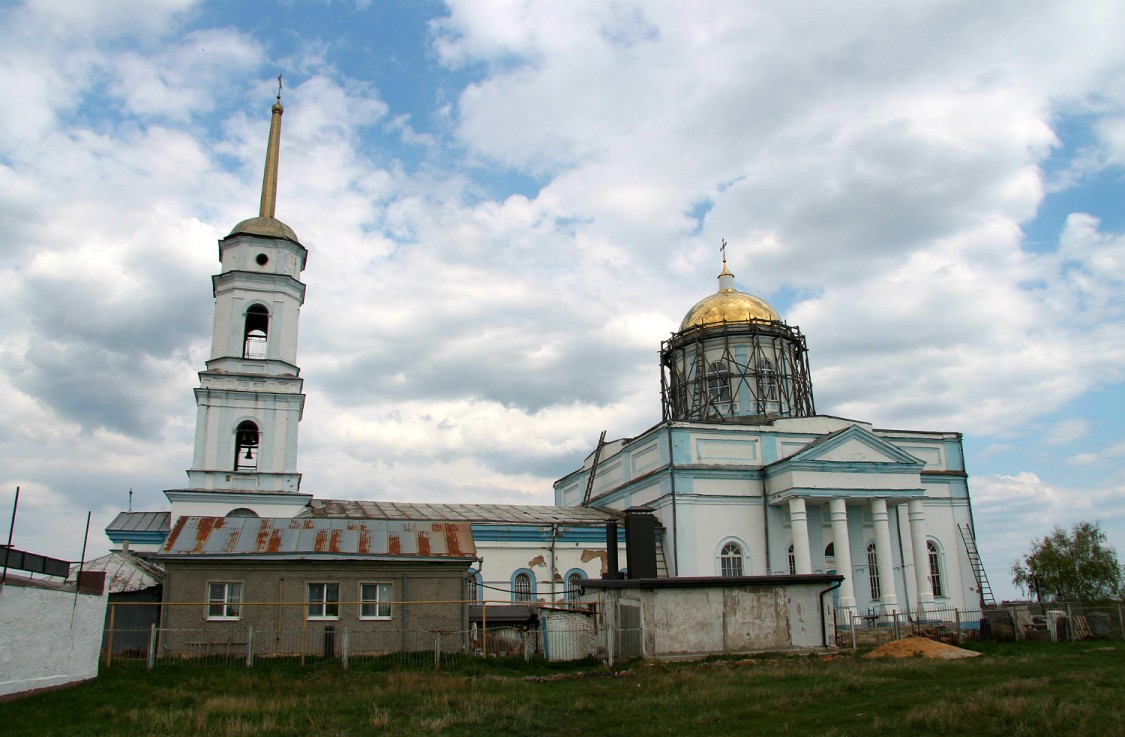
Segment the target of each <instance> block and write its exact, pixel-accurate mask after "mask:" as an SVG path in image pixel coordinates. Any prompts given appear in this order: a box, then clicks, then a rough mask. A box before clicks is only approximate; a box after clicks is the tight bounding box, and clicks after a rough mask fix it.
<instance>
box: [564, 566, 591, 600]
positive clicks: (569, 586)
mask: <svg viewBox="0 0 1125 737" xmlns="http://www.w3.org/2000/svg"><path fill="white" fill-rule="evenodd" d="M585 583H586V577H585V576H583V575H582V574H581V573H579V572H578V571H574V572H573V573H571V574H570V575H568V576H567V577H566V600H567V602H571V603H573V602H576V601H578V597H579V596H581V595H582V586H583V585H584V584H585Z"/></svg>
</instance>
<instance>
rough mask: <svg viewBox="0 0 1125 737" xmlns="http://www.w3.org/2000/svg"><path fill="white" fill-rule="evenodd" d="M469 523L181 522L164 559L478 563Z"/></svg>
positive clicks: (239, 519)
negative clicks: (471, 561) (373, 559)
mask: <svg viewBox="0 0 1125 737" xmlns="http://www.w3.org/2000/svg"><path fill="white" fill-rule="evenodd" d="M476 554H477V553H476V545H475V543H474V542H473V533H472V529H471V528H470V527H469V524H468V523H467V522H442V521H426V522H411V521H405V520H378V519H342V518H341V519H326V518H321V519H316V518H313V517H298V518H295V519H289V518H271V517H181V518H180V519H179V520H178V521H177V522H176V527H175V528H174V529H173V530H172V532H171V534H170V535H168V540H167V541H166V542H165V543H164V547H163V548H161V550H160V552H159V553H158V554H157V555H158V557H159V558H163V559H165V560H167V559H174V558H189V557H201V556H206V557H208V558H216V557H232V558H245V557H251V556H255V557H270V558H288V559H320V560H339V559H344V558H351V559H354V558H396V559H397V558H409V559H412V560H431V559H432V560H448V559H458V558H464V559H474V558H476Z"/></svg>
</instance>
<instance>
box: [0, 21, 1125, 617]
mask: <svg viewBox="0 0 1125 737" xmlns="http://www.w3.org/2000/svg"><path fill="white" fill-rule="evenodd" d="M1122 28H1125V5H1123V4H1122V3H1120V2H1117V1H1115V0H1110V1H1106V2H1101V1H1099V0H1084V1H1083V2H1077V3H1075V2H1037V1H1035V0H1019V1H1018V2H1015V1H1010V2H1009V1H1004V0H1000V1H997V2H989V3H980V2H976V0H973V1H971V2H970V1H956V2H914V3H890V2H864V1H862V0H861V1H859V2H854V3H839V2H824V1H817V0H812V1H810V2H804V3H796V4H793V3H789V4H785V3H746V2H742V1H740V0H738V1H731V2H725V1H723V0H712V1H708V2H694V3H685V2H649V1H645V2H611V1H604V2H582V1H580V0H573V1H569V2H566V3H534V2H521V1H520V0H495V1H492V2H489V1H485V0H477V1H474V2H448V3H442V2H407V1H405V0H403V1H390V0H388V1H387V2H378V1H377V0H351V1H346V2H345V1H329V0H322V1H313V0H310V1H309V2H297V1H296V0H291V1H289V2H264V1H260V0H259V1H254V0H243V1H242V2H219V1H212V2H202V1H195V0H165V1H162V2H155V1H153V0H97V1H91V2H83V3H59V2H53V1H52V0H26V1H24V2H4V3H2V4H0V48H3V49H4V52H3V54H0V96H2V98H3V100H4V104H3V105H2V106H0V229H2V230H0V233H2V238H0V277H2V284H3V289H0V397H3V400H2V401H0V525H2V530H3V533H6V532H7V529H8V526H9V522H10V521H11V509H12V504H13V500H14V495H15V489H16V487H17V486H18V487H20V500H19V508H18V513H17V519H16V525H15V533H14V539H13V542H14V544H15V545H16V546H17V547H20V548H23V549H28V550H33V551H34V552H38V553H42V554H46V555H52V556H56V557H61V558H65V559H68V560H77V559H78V558H79V557H80V556H81V553H82V542H83V531H84V527H85V522H86V513H87V512H88V511H89V512H92V523H91V527H92V532H91V534H90V538H89V539H90V543H89V549H88V553H87V557H93V556H94V554H100V553H101V552H104V551H105V550H106V549H107V548H108V540H107V539H106V538H105V536H104V534H103V533H102V529H103V528H104V527H105V525H106V524H108V523H109V522H110V521H111V520H112V519H113V517H114V516H115V515H116V513H117V512H118V511H120V510H122V509H125V508H126V507H127V506H128V504H129V490H130V489H132V490H133V492H134V497H133V502H132V503H133V509H136V510H157V509H168V507H169V504H168V502H167V500H166V499H165V497H164V495H163V493H162V491H163V490H164V489H169V488H182V487H183V486H184V485H185V483H186V475H185V470H186V469H187V468H188V466H189V465H190V463H191V455H192V442H193V434H194V422H195V405H194V397H193V393H192V390H193V388H194V387H196V386H197V385H198V377H197V372H198V371H199V370H201V369H202V368H203V363H204V361H205V359H206V358H207V352H208V350H209V340H210V331H211V320H212V315H213V299H212V294H211V283H210V276H211V275H212V274H213V273H216V272H217V270H218V268H219V264H218V256H217V246H216V242H217V240H218V239H220V238H222V237H224V236H225V235H226V234H227V233H229V232H230V229H231V227H233V226H234V224H235V223H237V222H239V221H241V220H243V219H244V218H247V217H252V216H254V215H256V214H257V206H258V197H259V193H260V191H261V190H260V188H261V173H262V162H263V159H264V154H265V141H266V135H267V131H268V127H269V108H270V105H271V104H272V103H273V102H274V96H275V94H276V92H277V80H276V77H277V75H278V74H283V75H284V85H285V87H284V92H283V102H284V104H285V110H286V112H285V116H284V122H283V130H282V139H281V164H280V180H279V191H278V205H277V215H278V217H279V218H280V219H282V220H283V221H285V222H286V223H287V224H289V225H290V226H292V227H293V229H294V230H295V231H296V232H297V234H298V236H299V237H300V239H301V242H302V243H303V244H304V245H305V246H306V247H307V248H308V249H309V260H308V266H307V268H306V270H305V272H304V275H303V281H304V282H305V283H306V284H307V287H308V291H307V296H306V303H305V306H304V308H303V309H302V313H301V337H300V347H299V354H298V355H299V364H300V366H301V371H302V376H303V377H304V379H305V391H306V394H307V401H306V407H305V414H304V419H303V421H302V423H301V430H300V433H301V434H300V455H299V461H298V467H299V470H300V471H301V472H302V473H303V480H302V486H301V489H302V491H306V492H309V493H312V494H315V495H317V496H321V497H330V498H366V499H383V500H400V501H403V500H410V501H429V502H446V501H448V502H494V503H528V504H550V503H552V501H553V493H552V482H553V481H554V480H555V479H557V478H559V477H561V476H563V475H565V474H566V473H568V472H570V471H572V470H574V469H576V468H578V467H579V465H580V464H581V463H582V460H583V458H584V457H585V456H586V455H587V454H588V453H589V452H591V451H592V449H593V447H594V445H595V444H596V443H597V438H598V435H599V433H600V432H601V431H602V430H606V431H607V437H610V438H613V437H631V436H635V435H637V434H639V433H641V432H642V431H644V430H646V429H648V428H649V427H651V426H652V425H654V424H656V423H657V422H659V421H660V399H659V390H660V383H659V370H658V360H657V359H658V350H659V346H660V341H661V340H662V339H665V338H667V337H668V336H669V334H670V333H671V332H672V331H673V330H674V329H676V328H677V327H678V325H679V322H680V320H681V319H682V317H683V315H684V313H685V312H687V310H688V309H689V308H690V307H691V306H692V305H693V304H694V303H695V302H696V301H697V300H699V299H700V298H702V297H704V296H706V295H707V294H710V293H712V292H713V291H714V290H715V288H716V282H715V277H716V275H717V274H718V272H719V269H720V267H721V263H720V256H719V250H718V249H719V244H720V242H721V241H722V240H723V239H725V240H726V241H727V242H728V244H729V246H728V248H727V254H728V258H729V263H730V268H731V270H732V271H733V272H734V274H735V275H736V284H737V286H738V288H739V289H741V290H743V291H747V292H750V293H753V294H756V295H759V296H761V297H763V298H765V299H767V300H768V301H769V302H770V303H771V304H772V305H773V306H774V307H775V308H776V309H777V310H778V311H779V312H780V313H781V315H782V316H783V317H784V318H785V319H786V320H787V321H788V322H789V323H790V324H793V325H798V326H800V328H801V330H802V332H803V333H804V334H805V335H806V336H807V339H808V344H809V348H810V364H811V369H812V378H813V386H814V392H815V398H816V406H817V409H818V411H819V412H821V413H824V414H831V415H836V416H842V417H847V418H852V419H856V420H861V421H866V422H871V423H873V424H874V425H875V427H882V428H900V429H914V430H940V431H958V432H961V433H964V445H965V452H966V461H967V466H968V471H969V473H970V476H971V478H970V489H971V493H972V504H973V511H974V514H975V519H976V525H977V535H978V545H979V547H980V550H981V554H982V557H983V560H984V564H985V566H986V569H987V570H988V573H989V577H990V579H991V583H992V586H993V589H994V590H995V591H996V593H997V595H998V597H1000V598H1009V597H1012V596H1015V595H1016V594H1017V592H1016V590H1015V589H1014V587H1013V586H1012V584H1011V582H1010V578H1011V574H1010V570H1009V569H1010V567H1011V565H1012V563H1013V561H1015V559H1016V558H1017V557H1018V556H1019V555H1020V554H1021V553H1022V552H1025V551H1026V550H1027V548H1028V546H1029V542H1030V541H1031V540H1032V539H1035V538H1039V537H1042V536H1043V535H1045V534H1047V533H1048V532H1049V531H1050V529H1051V528H1052V526H1054V525H1062V526H1064V527H1065V526H1069V525H1070V524H1072V523H1073V522H1075V521H1078V520H1100V522H1101V524H1102V526H1103V529H1104V530H1105V532H1106V533H1107V535H1108V538H1109V542H1110V544H1111V545H1113V546H1115V547H1116V548H1117V549H1118V551H1119V552H1120V553H1121V554H1122V555H1125V419H1123V417H1122V415H1123V412H1122V408H1123V407H1125V297H1123V289H1122V287H1123V281H1125V209H1123V207H1122V205H1123V204H1125V44H1122V43H1121V42H1120V30H1121V29H1122Z"/></svg>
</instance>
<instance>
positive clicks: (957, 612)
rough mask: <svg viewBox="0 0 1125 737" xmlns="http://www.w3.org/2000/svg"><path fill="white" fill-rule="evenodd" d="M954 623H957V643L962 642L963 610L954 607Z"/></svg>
mask: <svg viewBox="0 0 1125 737" xmlns="http://www.w3.org/2000/svg"><path fill="white" fill-rule="evenodd" d="M953 621H954V622H956V623H957V642H961V610H960V609H957V608H956V607H954V609H953Z"/></svg>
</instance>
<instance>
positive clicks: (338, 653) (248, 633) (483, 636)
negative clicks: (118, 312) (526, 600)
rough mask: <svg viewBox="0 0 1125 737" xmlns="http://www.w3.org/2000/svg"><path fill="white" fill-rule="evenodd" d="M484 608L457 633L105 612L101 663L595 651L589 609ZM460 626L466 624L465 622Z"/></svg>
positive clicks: (402, 661)
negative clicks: (170, 622) (170, 620)
mask: <svg viewBox="0 0 1125 737" xmlns="http://www.w3.org/2000/svg"><path fill="white" fill-rule="evenodd" d="M443 603H445V604H448V602H443ZM464 603H465V604H466V605H467V604H469V602H464ZM473 603H474V604H479V602H473ZM423 604H424V603H417V604H412V603H396V604H395V606H396V607H405V606H415V607H421V606H422V605H423ZM111 606H116V607H122V606H128V605H126V604H121V603H118V604H114V605H111ZM165 606H168V605H167V604H166V605H165ZM183 606H196V607H198V606H200V605H199V604H191V605H183ZM268 606H277V605H276V604H274V603H271V604H269V605H268ZM488 610H489V608H488V607H485V610H484V612H485V615H484V617H483V621H473V622H469V623H468V627H467V628H464V627H461V628H457V629H432V628H431V629H407V628H404V627H402V626H401V623H399V622H386V621H379V622H363V621H357V620H348V621H322V620H307V619H306V620H305V621H304V622H301V623H300V625H299V626H296V627H294V626H279V625H271V626H268V627H262V626H258V627H255V626H254V625H251V624H249V623H245V622H239V621H225V622H203V623H201V626H198V627H196V626H193V627H165V626H161V625H160V624H157V623H153V624H150V625H149V626H148V627H140V626H136V625H131V626H115V625H114V621H115V619H117V620H126V621H129V618H127V617H115V616H114V612H113V611H111V612H110V613H109V616H107V621H106V631H105V636H104V638H103V647H102V662H103V663H104V664H105V665H106V666H107V667H121V666H140V667H147V668H150V669H152V668H158V667H159V668H164V667H174V666H176V665H178V664H192V665H198V664H206V665H228V666H254V665H260V664H264V663H279V664H280V663H291V664H298V665H308V664H312V663H317V662H327V661H338V662H339V664H340V665H341V666H342V667H344V668H345V669H346V668H349V667H352V666H356V665H360V666H362V667H375V668H378V667H382V666H386V667H399V666H411V667H433V668H437V669H440V668H449V667H455V666H457V665H459V664H464V663H467V662H469V661H471V660H473V659H479V658H485V657H488V658H496V657H518V658H524V659H528V660H530V659H531V658H544V659H547V660H552V661H564V660H578V659H583V658H589V657H593V656H595V655H597V654H598V651H597V628H598V624H597V618H596V617H595V616H594V615H593V613H592V612H587V611H583V610H579V609H577V608H571V609H569V610H562V611H559V610H557V609H556V610H551V611H546V610H545V609H539V608H536V607H532V611H533V612H534V614H533V615H532V616H531V617H530V618H529V620H528V621H526V622H521V623H510V622H504V621H489V620H488ZM405 619H406V618H405V617H404V618H403V620H405ZM462 621H463V622H464V621H467V617H466V618H462ZM603 654H604V653H603Z"/></svg>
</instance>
